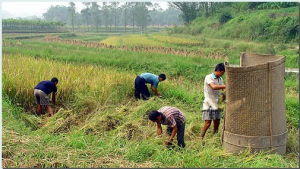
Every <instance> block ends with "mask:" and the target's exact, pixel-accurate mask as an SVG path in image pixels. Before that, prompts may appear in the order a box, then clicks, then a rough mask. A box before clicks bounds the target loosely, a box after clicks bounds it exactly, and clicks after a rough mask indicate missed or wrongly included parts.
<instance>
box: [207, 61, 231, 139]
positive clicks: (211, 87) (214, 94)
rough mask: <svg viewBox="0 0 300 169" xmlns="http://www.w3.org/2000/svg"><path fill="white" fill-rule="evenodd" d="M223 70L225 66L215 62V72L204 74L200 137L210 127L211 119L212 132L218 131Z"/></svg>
mask: <svg viewBox="0 0 300 169" xmlns="http://www.w3.org/2000/svg"><path fill="white" fill-rule="evenodd" d="M224 72H225V66H224V64H223V63H219V64H217V66H216V68H215V72H213V73H211V74H209V75H206V77H205V80H204V97H205V99H204V101H203V108H202V111H203V113H202V120H204V121H205V123H204V126H203V128H202V130H201V138H202V139H203V138H204V135H205V133H206V131H207V129H208V128H209V127H210V124H211V121H212V120H213V122H214V133H217V132H218V128H219V124H220V112H219V107H218V99H219V90H222V89H225V85H223V80H222V77H221V76H223V74H224Z"/></svg>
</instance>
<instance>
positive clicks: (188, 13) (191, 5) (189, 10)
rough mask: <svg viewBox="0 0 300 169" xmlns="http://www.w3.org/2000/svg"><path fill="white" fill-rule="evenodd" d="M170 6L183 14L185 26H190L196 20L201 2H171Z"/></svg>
mask: <svg viewBox="0 0 300 169" xmlns="http://www.w3.org/2000/svg"><path fill="white" fill-rule="evenodd" d="M169 4H170V5H172V6H173V7H175V8H177V9H179V10H180V11H181V12H182V18H183V20H184V23H185V24H190V23H191V22H192V21H193V20H194V19H196V17H197V13H198V12H199V2H170V3H169Z"/></svg>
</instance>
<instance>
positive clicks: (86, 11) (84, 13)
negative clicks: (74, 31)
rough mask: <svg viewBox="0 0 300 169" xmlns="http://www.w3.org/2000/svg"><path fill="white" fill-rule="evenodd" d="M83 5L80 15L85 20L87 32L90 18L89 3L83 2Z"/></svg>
mask: <svg viewBox="0 0 300 169" xmlns="http://www.w3.org/2000/svg"><path fill="white" fill-rule="evenodd" d="M83 4H84V5H85V8H84V9H82V10H81V14H82V17H83V18H85V20H86V26H87V30H88V31H89V17H90V16H91V13H90V4H91V3H90V2H83Z"/></svg>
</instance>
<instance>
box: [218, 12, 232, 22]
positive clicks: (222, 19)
mask: <svg viewBox="0 0 300 169" xmlns="http://www.w3.org/2000/svg"><path fill="white" fill-rule="evenodd" d="M230 19H232V15H231V13H230V12H224V13H222V14H221V16H220V18H219V22H220V23H221V24H224V23H226V22H228V21H229V20H230Z"/></svg>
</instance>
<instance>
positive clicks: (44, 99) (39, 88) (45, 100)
mask: <svg viewBox="0 0 300 169" xmlns="http://www.w3.org/2000/svg"><path fill="white" fill-rule="evenodd" d="M57 83H58V79H57V78H55V77H54V78H52V79H51V81H41V82H40V83H39V84H38V85H36V86H35V88H34V96H35V101H36V104H37V105H38V115H41V114H42V106H47V111H48V113H49V115H50V116H53V110H52V108H51V106H50V102H49V97H48V95H49V94H50V93H53V94H52V102H53V104H54V105H55V95H56V92H57V88H56V85H57Z"/></svg>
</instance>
